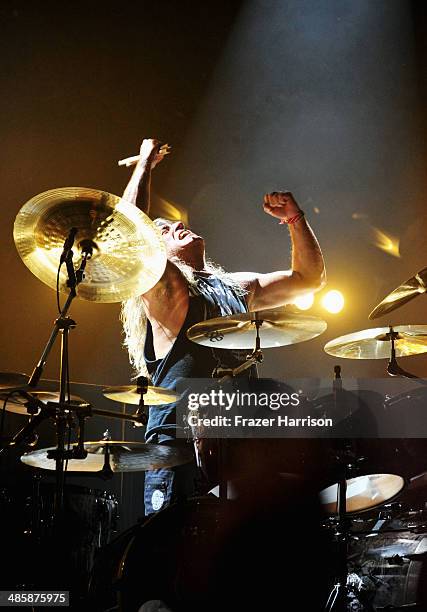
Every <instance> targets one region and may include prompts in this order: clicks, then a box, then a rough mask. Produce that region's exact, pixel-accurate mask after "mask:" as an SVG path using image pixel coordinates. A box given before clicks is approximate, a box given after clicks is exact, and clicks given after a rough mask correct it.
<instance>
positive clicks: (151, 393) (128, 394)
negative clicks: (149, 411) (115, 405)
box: [102, 386, 180, 406]
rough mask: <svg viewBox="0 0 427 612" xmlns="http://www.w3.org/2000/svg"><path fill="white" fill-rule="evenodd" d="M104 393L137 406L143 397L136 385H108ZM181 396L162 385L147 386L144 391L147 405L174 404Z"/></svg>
mask: <svg viewBox="0 0 427 612" xmlns="http://www.w3.org/2000/svg"><path fill="white" fill-rule="evenodd" d="M102 393H103V395H105V397H108V399H111V400H114V401H115V402H121V403H122V404H133V405H136V406H137V405H138V404H139V400H140V397H141V396H140V394H139V393H138V391H137V387H135V386H122V387H106V388H105V389H104V390H103V392H102ZM179 397H180V396H179V395H177V394H176V393H175V392H174V391H170V390H169V389H163V388H162V387H147V392H146V393H144V404H146V405H147V406H160V405H162V404H173V402H176V401H178V399H179Z"/></svg>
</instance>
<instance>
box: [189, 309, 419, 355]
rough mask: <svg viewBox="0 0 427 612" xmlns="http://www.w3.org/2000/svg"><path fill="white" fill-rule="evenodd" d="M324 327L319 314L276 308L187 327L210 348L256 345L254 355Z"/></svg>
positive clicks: (307, 336) (312, 334)
mask: <svg viewBox="0 0 427 612" xmlns="http://www.w3.org/2000/svg"><path fill="white" fill-rule="evenodd" d="M326 327H327V324H326V322H325V321H323V320H322V319H320V318H319V317H311V316H307V315H302V314H293V313H290V312H286V311H284V310H283V308H277V309H273V310H261V311H257V312H244V313H241V314H235V315H229V316H225V317H217V318H214V319H207V320H206V321H201V322H200V323H196V324H195V325H193V326H192V327H190V328H189V329H188V330H187V337H188V339H189V340H191V341H192V342H196V344H201V345H202V346H209V347H210V348H220V349H252V348H253V347H254V346H255V349H254V350H253V353H252V354H251V357H254V358H257V357H259V356H260V351H261V348H263V349H264V348H272V347H279V346H288V345H290V344H296V343H298V342H304V341H306V340H311V339H312V338H316V336H319V335H320V334H322V333H323V332H324V331H325V329H326ZM261 345H262V346H261ZM426 351H427V348H426Z"/></svg>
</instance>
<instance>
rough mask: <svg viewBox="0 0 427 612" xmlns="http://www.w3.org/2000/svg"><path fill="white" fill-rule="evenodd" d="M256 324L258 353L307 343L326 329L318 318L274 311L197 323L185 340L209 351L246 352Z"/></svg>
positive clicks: (254, 336) (252, 340) (250, 344)
mask: <svg viewBox="0 0 427 612" xmlns="http://www.w3.org/2000/svg"><path fill="white" fill-rule="evenodd" d="M256 320H258V321H261V325H260V327H259V336H260V340H261V348H262V349H263V348H269V347H274V346H287V345H288V344H296V343H297V342H304V341H305V340H311V338H315V337H316V336H319V335H320V334H322V333H323V332H324V331H325V329H326V327H327V325H326V322H325V321H323V320H322V319H320V318H318V317H310V316H306V315H302V314H293V313H289V312H284V311H283V309H275V310H261V311H259V312H244V313H242V314H235V315H231V316H226V317H217V318H215V319H208V320H207V321H201V322H200V323H196V325H193V326H192V327H190V329H189V330H188V331H187V337H188V338H189V339H190V340H192V341H193V342H196V343H197V344H202V345H203V346H209V347H211V348H221V349H250V348H254V345H255V339H256V324H255V321H256Z"/></svg>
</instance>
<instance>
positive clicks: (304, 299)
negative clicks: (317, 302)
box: [293, 293, 314, 310]
mask: <svg viewBox="0 0 427 612" xmlns="http://www.w3.org/2000/svg"><path fill="white" fill-rule="evenodd" d="M293 303H294V304H295V306H296V307H297V308H299V310H308V309H309V308H311V307H312V306H313V303H314V293H305V294H304V295H300V296H299V297H297V298H296V300H294V302H293Z"/></svg>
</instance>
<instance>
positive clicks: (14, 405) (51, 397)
mask: <svg viewBox="0 0 427 612" xmlns="http://www.w3.org/2000/svg"><path fill="white" fill-rule="evenodd" d="M25 390H26V392H27V393H28V394H31V395H32V396H33V397H34V398H35V399H38V400H40V401H41V402H43V403H44V404H46V403H47V402H59V392H58V391H33V390H32V389H28V387H26V389H25ZM6 397H7V390H6V391H2V392H1V393H0V402H4V400H5V399H6ZM27 402H28V399H27V398H25V397H22V396H21V395H12V396H11V397H10V398H9V399H8V400H7V404H6V410H7V412H14V413H15V414H24V415H27V416H28V411H27V406H26V404H27ZM85 403H86V402H85V400H84V399H82V398H81V397H78V396H77V395H72V396H71V398H70V404H71V405H74V406H78V405H79V404H85ZM38 412H40V411H37V413H35V414H38Z"/></svg>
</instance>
